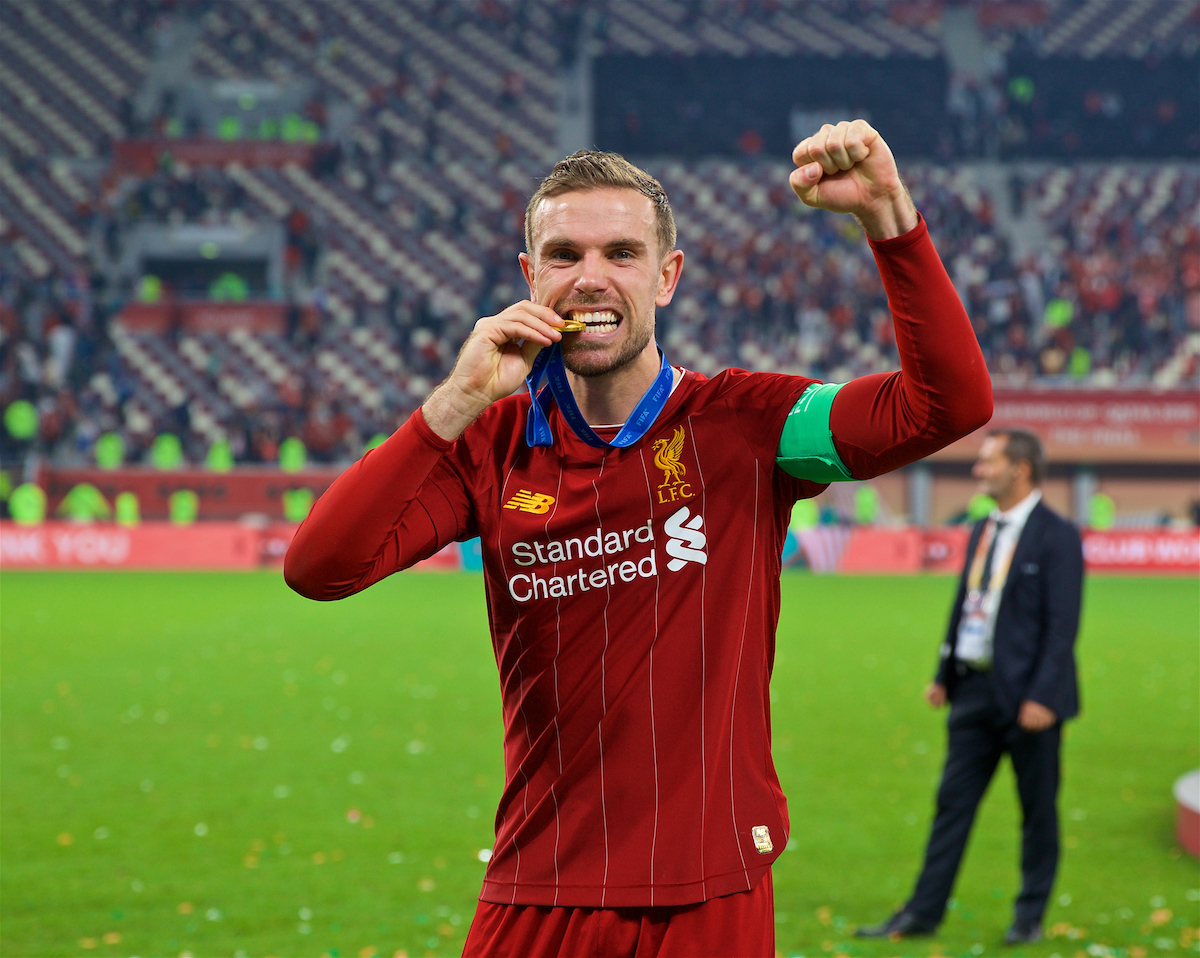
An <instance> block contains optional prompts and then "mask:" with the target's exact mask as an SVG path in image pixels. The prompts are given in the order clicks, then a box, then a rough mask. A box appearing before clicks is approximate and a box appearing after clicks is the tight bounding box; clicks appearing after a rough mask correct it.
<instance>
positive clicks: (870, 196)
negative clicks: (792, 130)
mask: <svg viewBox="0 0 1200 958" xmlns="http://www.w3.org/2000/svg"><path fill="white" fill-rule="evenodd" d="M792 162H793V163H795V164H796V167H797V169H795V170H793V171H792V174H791V176H790V177H789V178H788V182H789V183H791V186H792V189H793V190H795V191H796V195H797V196H798V197H800V199H801V201H802V202H804V203H805V204H806V205H808V206H812V207H815V208H817V209H822V210H829V211H830V212H832V213H849V214H851V215H852V216H853V217H854V218H855V219H857V220H858V221H859V223H861V224H862V227H863V229H864V230H865V231H866V234H867V235H868V236H870V237H871V238H872V239H889V238H891V237H893V236H900V235H901V234H902V233H907V232H908V231H909V230H911V229H913V228H914V227H915V226H916V225H917V221H918V219H917V210H916V207H914V206H913V202H912V198H911V197H910V196H909V195H908V190H907V189H905V187H904V183H903V182H902V181H901V180H900V172H899V170H897V169H896V159H895V157H893V156H892V151H891V150H890V149H888V145H887V143H885V142H884V140H883V137H881V136H880V135H879V134H878V133H877V132H876V131H875V129H874V128H873V127H872V126H871V124H869V123H868V122H867V121H866V120H854V121H852V122H847V121H846V120H843V121H842V122H841V123H839V124H837V125H836V126H833V125H831V124H829V123H826V124H825V125H824V126H822V127H821V129H820V130H818V131H817V132H816V133H814V134H813V135H812V136H810V137H807V138H806V139H804V140H801V141H800V143H798V144H797V146H796V148H795V149H794V150H793V151H792Z"/></svg>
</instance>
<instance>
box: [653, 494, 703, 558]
mask: <svg viewBox="0 0 1200 958" xmlns="http://www.w3.org/2000/svg"><path fill="white" fill-rule="evenodd" d="M690 515H691V512H690V510H689V509H688V507H687V506H684V507H683V508H682V509H680V510H679V511H678V512H676V513H675V514H674V515H672V516H671V518H669V519H668V520H667V521H666V523H665V524H664V525H663V529H664V530H665V531H666V533H667V535H668V536H670V538H669V539H667V544H666V546H665V548H666V550H667V555H669V556H670V557H671V561H670V562H668V563H667V568H668V569H670V570H671V571H672V572H678V571H679V570H680V569H682V568H683V567H684V566H685V565H687V564H688V563H689V562H699V563H700V564H701V565H704V564H706V563H707V562H708V554H707V553H706V552H704V551H702V550H703V549H704V548H705V547H706V546H707V545H708V537H707V536H705V534H704V533H703V532H701V531H700V527H701V526H703V525H704V517H703V516H701V515H700V514H699V513H697V514H696V515H695V516H692V518H690V519H689V518H688V516H690Z"/></svg>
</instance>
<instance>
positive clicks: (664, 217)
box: [525, 150, 676, 256]
mask: <svg viewBox="0 0 1200 958" xmlns="http://www.w3.org/2000/svg"><path fill="white" fill-rule="evenodd" d="M611 188H616V189H624V190H636V191H637V192H638V193H641V194H642V195H643V196H647V197H649V198H650V202H651V203H653V204H654V219H655V232H656V233H657V235H658V255H659V256H666V255H667V253H669V252H671V250H673V249H674V248H675V238H676V234H675V214H674V213H672V212H671V201H670V200H669V199H667V191H666V190H664V189H663V188H662V184H661V183H659V182H658V180H656V179H655V178H654V177H653V176H651V175H650V174H649V173H647V172H646V171H645V170H642V169H639V168H638V167H636V166H634V165H633V164H632V163H630V162H629V161H628V160H627V159H625V157H623V156H621V155H620V154H618V153H605V152H604V151H602V150H579V151H578V152H577V153H572V154H571V155H570V156H568V157H567V158H566V159H563V160H559V161H558V162H557V163H555V164H554V169H553V170H551V171H550V175H549V176H547V177H546V178H545V179H544V180H542V182H541V185H539V186H538V188H537V190H536V192H534V194H533V196H531V197H530V198H529V205H528V206H526V207H525V251H526V252H527V253H529V255H531V256H532V255H533V213H534V210H536V209H537V206H538V204H539V203H541V202H542V200H545V199H549V198H550V197H553V196H561V195H562V194H563V193H577V192H586V191H588V190H602V189H611Z"/></svg>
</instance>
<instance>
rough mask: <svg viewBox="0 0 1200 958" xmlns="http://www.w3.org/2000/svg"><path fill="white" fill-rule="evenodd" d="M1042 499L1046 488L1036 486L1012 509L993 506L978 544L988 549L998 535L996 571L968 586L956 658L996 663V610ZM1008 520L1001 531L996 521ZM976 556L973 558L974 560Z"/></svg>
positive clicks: (975, 663) (976, 664)
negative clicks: (1021, 541) (1015, 555)
mask: <svg viewBox="0 0 1200 958" xmlns="http://www.w3.org/2000/svg"><path fill="white" fill-rule="evenodd" d="M1041 501H1042V491H1041V490H1040V489H1034V490H1033V492H1031V493H1030V494H1029V495H1027V496H1026V497H1025V498H1024V499H1022V500H1021V501H1020V502H1018V503H1017V504H1016V505H1015V506H1013V507H1012V508H1011V509H1006V510H1004V511H1003V512H1001V511H1000V510H999V509H993V510H992V514H991V515H990V516H988V525H985V526H984V529H983V534H982V535H981V536H980V539H979V543H978V544H977V545H976V547H975V549H976V552H979V550H980V549H981V548H982V549H986V548H988V546H989V544H990V538H991V536H992V535H995V538H996V551H995V552H994V553H993V555H992V574H991V575H990V576H989V580H990V581H988V582H980V583H979V587H978V588H977V589H972V588H970V587H968V589H967V594H966V595H965V596H964V597H963V605H962V617H961V618H960V620H959V624H958V639H957V641H956V643H955V646H954V657H955V658H956V659H958V660H959V661H960V662H966V663H967V664H968V665H972V666H974V667H976V668H981V669H986V668H990V667H991V664H992V640H993V637H994V636H995V632H996V613H997V611H998V610H999V608H1000V594H1001V593H1002V592H1003V591H1004V583H1005V582H1006V581H1007V580H1008V572H1009V566H1010V565H1011V564H1012V557H1013V552H1015V551H1016V548H1017V540H1018V539H1020V538H1021V533H1022V532H1023V531H1024V529H1025V523H1026V521H1027V520H1028V519H1029V514H1030V513H1031V512H1033V507H1034V506H1036V505H1037V504H1038V503H1039V502H1041ZM997 523H1004V524H1003V525H1002V526H1001V527H1000V531H999V532H998V533H996V532H995V528H996V524H997ZM975 558H976V557H972V563H974V561H975Z"/></svg>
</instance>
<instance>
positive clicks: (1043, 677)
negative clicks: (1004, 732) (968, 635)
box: [935, 502, 1083, 722]
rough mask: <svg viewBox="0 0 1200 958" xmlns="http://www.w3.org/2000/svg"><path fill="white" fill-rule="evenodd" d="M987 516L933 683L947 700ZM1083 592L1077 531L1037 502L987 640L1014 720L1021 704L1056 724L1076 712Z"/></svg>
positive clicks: (971, 548) (1000, 693)
mask: <svg viewBox="0 0 1200 958" xmlns="http://www.w3.org/2000/svg"><path fill="white" fill-rule="evenodd" d="M986 521H987V520H986V519H985V520H982V521H980V522H978V523H976V525H975V527H974V529H972V530H971V538H970V541H969V543H968V546H967V561H966V563H965V565H964V566H963V571H962V575H961V576H960V578H959V581H958V593H957V594H956V595H955V598H954V607H953V608H952V609H951V611H950V625H949V628H948V629H947V633H946V641H945V643H944V644H943V645H942V658H941V661H940V663H939V666H938V672H937V677H936V679H935V681H937V682H939V683H940V684H942V685H944V686H945V687H946V690H947V694H948V696H949V697H950V699H951V700H953V698H954V685H955V682H956V680H957V679H958V674H957V672H956V670H955V669H954V667H953V663H954V648H955V643H956V642H957V640H958V624H959V619H960V618H961V617H962V605H963V599H964V597H965V596H966V591H967V571H968V570H969V569H970V567H971V558H972V557H973V556H974V555H975V550H976V548H977V547H978V545H979V539H980V537H981V536H982V534H983V528H984V524H985V523H986ZM1082 593H1083V545H1082V543H1081V542H1080V539H1079V532H1078V531H1077V530H1076V529H1075V527H1074V526H1073V525H1072V524H1071V523H1070V522H1068V521H1067V520H1066V519H1064V518H1063V517H1062V516H1060V515H1058V513H1056V512H1054V511H1052V510H1051V509H1049V508H1047V507H1046V504H1045V502H1039V503H1038V504H1037V505H1036V506H1034V508H1033V511H1032V512H1031V513H1030V514H1029V519H1028V520H1027V521H1026V523H1025V528H1024V529H1023V530H1021V537H1020V538H1019V539H1018V540H1017V545H1016V548H1015V549H1014V550H1013V557H1012V562H1011V563H1010V565H1009V569H1008V578H1007V579H1006V580H1005V582H1004V587H1003V589H1002V590H1001V593H1000V606H999V608H998V609H997V611H996V630H995V633H994V637H993V643H992V675H993V681H994V683H995V690H996V695H997V699H998V701H999V703H1000V706H1001V708H1003V709H1004V711H1005V712H1006V713H1007V714H1010V715H1011V716H1012V717H1013V718H1016V715H1017V712H1018V710H1019V709H1020V707H1021V702H1022V701H1024V700H1025V699H1032V700H1033V701H1034V702H1038V703H1039V704H1041V705H1044V706H1046V708H1048V709H1051V710H1052V711H1053V712H1054V714H1055V715H1056V716H1058V720H1059V721H1060V722H1061V721H1065V720H1066V719H1069V718H1072V717H1073V716H1075V715H1078V714H1079V686H1078V681H1077V679H1076V672H1075V635H1076V633H1077V632H1078V631H1079V605H1080V600H1081V598H1082Z"/></svg>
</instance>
